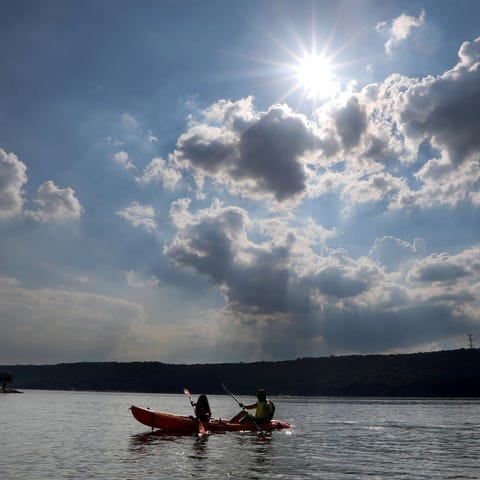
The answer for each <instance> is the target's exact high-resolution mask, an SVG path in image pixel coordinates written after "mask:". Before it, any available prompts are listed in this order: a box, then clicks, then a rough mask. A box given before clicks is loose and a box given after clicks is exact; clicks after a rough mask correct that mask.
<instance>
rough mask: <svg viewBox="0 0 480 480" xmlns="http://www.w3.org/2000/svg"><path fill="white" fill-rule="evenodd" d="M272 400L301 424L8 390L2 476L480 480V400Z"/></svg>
mask: <svg viewBox="0 0 480 480" xmlns="http://www.w3.org/2000/svg"><path fill="white" fill-rule="evenodd" d="M192 395H193V392H192ZM193 396H194V397H195V395H193ZM240 399H241V400H242V401H245V402H250V401H253V400H254V398H253V397H251V398H249V397H240ZM209 400H210V406H211V407H212V411H213V414H214V416H215V417H219V416H220V417H222V418H229V417H231V416H233V414H234V413H236V412H237V408H236V404H235V402H234V401H233V400H232V399H231V398H230V397H228V396H215V395H212V396H209ZM272 400H274V402H275V404H276V407H277V409H276V415H275V416H276V418H278V419H281V420H285V421H289V422H291V423H292V425H293V427H292V429H291V430H288V431H286V430H283V431H278V432H273V433H271V434H268V435H266V436H257V434H256V433H255V432H253V433H224V434H212V435H206V436H204V437H200V438H199V437H198V436H196V435H191V436H171V435H162V434H159V433H151V432H150V430H149V428H147V427H145V426H143V425H141V424H140V423H138V422H137V421H136V420H135V419H134V418H133V417H132V416H131V413H130V412H129V407H130V405H132V404H135V405H138V406H142V407H150V408H152V409H156V410H163V411H169V412H174V413H182V414H187V415H189V414H190V413H191V407H190V404H189V403H188V400H187V398H186V397H185V396H184V395H183V393H179V394H178V395H154V394H131V393H128V394H122V393H93V392H54V391H33V390H29V391H25V393H23V394H18V395H17V394H8V395H0V478H1V479H2V480H3V479H5V480H17V479H18V480H20V479H21V480H27V479H35V480H38V479H94V478H95V479H115V480H121V479H150V478H151V479H186V478H196V479H296V480H298V479H335V480H342V479H350V480H353V479H355V480H362V479H369V480H371V479H402V480H415V479H429V480H431V479H442V480H444V479H479V478H480V399H475V400H448V399H441V400H430V399H352V398H318V397H315V398H309V397H285V398H284V397H279V398H275V397H273V398H272Z"/></svg>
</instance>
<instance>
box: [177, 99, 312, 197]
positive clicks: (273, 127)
mask: <svg viewBox="0 0 480 480" xmlns="http://www.w3.org/2000/svg"><path fill="white" fill-rule="evenodd" d="M237 103H238V104H237V105H235V104H232V103H231V102H226V101H222V102H219V103H218V104H216V105H213V106H212V107H210V109H208V110H207V111H206V112H205V117H206V118H205V121H204V123H199V124H196V125H194V126H192V127H191V128H190V129H189V130H188V131H187V132H185V133H184V134H183V135H181V136H180V137H179V139H178V142H177V149H176V151H175V157H176V159H177V161H178V162H179V163H180V165H182V166H189V167H192V168H193V169H194V170H195V171H196V172H197V173H199V174H202V175H208V176H210V177H212V178H214V179H215V181H217V182H219V183H223V184H228V185H229V186H230V187H231V188H232V189H233V190H234V191H235V192H237V193H239V194H241V195H250V196H253V197H259V196H260V197H264V196H266V195H268V196H272V197H273V198H275V199H276V200H277V201H279V202H282V201H285V200H288V199H290V198H294V197H295V196H297V195H300V194H302V193H304V191H305V189H306V181H307V175H306V170H305V165H304V162H303V161H302V156H303V155H305V154H306V153H307V152H309V151H312V150H315V149H316V148H318V147H319V145H320V138H319V137H318V133H317V132H316V130H315V126H314V124H313V123H311V122H309V121H308V120H307V119H306V118H305V117H304V116H302V115H299V114H296V113H294V112H292V111H291V109H290V108H289V107H287V106H285V105H274V106H272V107H270V108H269V109H268V111H266V112H263V113H258V114H255V113H254V112H253V107H252V105H251V102H247V101H246V99H243V100H240V101H239V102H237ZM219 121H220V122H221V123H222V125H221V126H218V125H214V124H212V123H214V122H217V123H218V122H219Z"/></svg>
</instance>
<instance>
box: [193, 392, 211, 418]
mask: <svg viewBox="0 0 480 480" xmlns="http://www.w3.org/2000/svg"><path fill="white" fill-rule="evenodd" d="M193 405H194V407H195V415H196V417H197V418H198V419H199V420H201V421H202V422H209V421H210V418H211V416H212V412H211V411H210V404H209V403H208V398H207V396H206V395H205V394H203V393H202V395H200V396H199V397H198V400H197V402H196V403H194V404H193Z"/></svg>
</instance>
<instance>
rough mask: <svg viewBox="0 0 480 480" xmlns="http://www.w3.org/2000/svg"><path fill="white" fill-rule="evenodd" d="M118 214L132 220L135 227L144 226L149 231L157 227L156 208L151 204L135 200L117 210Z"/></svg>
mask: <svg viewBox="0 0 480 480" xmlns="http://www.w3.org/2000/svg"><path fill="white" fill-rule="evenodd" d="M116 214H117V215H119V216H120V217H122V218H124V219H125V220H127V221H128V222H130V223H131V224H132V225H133V226H134V227H143V228H145V229H146V230H147V231H149V232H153V231H155V230H156V229H157V224H156V222H155V209H154V208H153V207H152V206H151V205H143V204H141V203H139V202H133V203H131V204H130V205H129V206H128V207H126V208H124V209H123V210H119V211H117V212H116Z"/></svg>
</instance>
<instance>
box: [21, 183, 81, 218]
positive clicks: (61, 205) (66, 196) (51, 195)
mask: <svg viewBox="0 0 480 480" xmlns="http://www.w3.org/2000/svg"><path fill="white" fill-rule="evenodd" d="M36 202H37V203H38V204H39V205H40V208H39V209H38V210H28V211H26V212H25V213H26V214H27V215H28V216H30V217H32V218H33V219H34V220H36V221H37V222H42V223H46V222H64V221H67V220H71V219H77V218H79V217H80V215H81V213H82V207H81V205H80V202H79V201H78V199H77V198H76V197H75V191H74V190H73V189H71V188H60V187H58V186H57V185H55V184H54V183H53V182H52V181H51V180H49V181H47V182H45V183H43V184H42V185H41V186H40V187H39V188H38V197H37V200H36Z"/></svg>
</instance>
